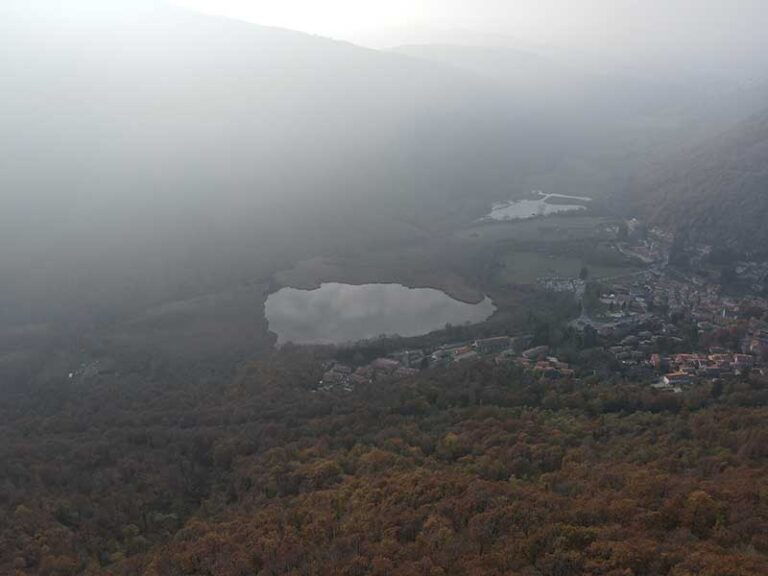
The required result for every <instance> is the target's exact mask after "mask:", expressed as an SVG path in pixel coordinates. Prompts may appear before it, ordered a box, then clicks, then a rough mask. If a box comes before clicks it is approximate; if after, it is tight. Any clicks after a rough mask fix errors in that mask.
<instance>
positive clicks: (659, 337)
mask: <svg viewBox="0 0 768 576" xmlns="http://www.w3.org/2000/svg"><path fill="white" fill-rule="evenodd" d="M638 230H642V227H641V225H640V223H638V222H637V221H629V222H628V223H627V225H626V231H625V234H623V235H624V236H625V241H624V242H621V243H619V244H618V245H617V248H619V249H620V250H621V252H622V253H624V254H626V255H628V256H630V255H631V256H634V257H636V258H637V259H638V260H641V261H642V262H643V263H644V264H645V265H646V267H645V269H643V270H642V271H640V272H634V273H631V274H627V275H625V276H622V277H616V278H613V279H609V280H605V279H604V280H600V281H592V282H590V281H588V280H587V279H586V278H580V279H573V278H562V279H559V278H542V279H540V280H539V285H540V287H541V288H542V289H544V290H548V291H554V292H568V293H572V294H573V295H574V297H575V298H576V300H577V301H578V302H579V303H580V304H581V308H582V313H581V315H580V316H579V317H578V318H577V319H575V320H573V321H572V322H571V323H570V324H569V327H570V328H571V329H573V330H575V331H576V332H579V333H581V334H582V335H586V336H589V338H586V340H589V341H590V342H591V345H593V346H594V347H596V348H599V349H602V350H604V351H605V352H607V353H608V354H610V355H611V356H612V357H613V359H614V360H615V362H616V363H617V365H618V366H620V367H621V368H622V371H623V373H624V374H626V375H627V376H628V377H630V378H631V379H632V380H634V381H638V382H644V383H646V384H647V385H648V386H650V387H652V388H653V389H655V390H657V391H659V392H668V393H680V392H682V391H683V390H684V389H686V388H687V387H691V386H695V385H697V384H700V383H703V382H712V381H716V380H718V379H726V378H748V377H764V376H766V375H768V300H766V299H765V298H763V297H760V296H752V295H743V296H739V297H734V296H728V295H725V294H724V292H723V287H722V285H720V284H719V283H717V282H712V281H708V280H707V279H706V278H705V277H704V275H702V274H683V273H681V272H680V271H678V270H676V269H674V268H672V267H670V266H669V259H670V247H671V244H672V238H671V237H670V236H668V235H665V234H664V233H663V232H661V231H658V230H653V231H650V232H644V233H641V232H638ZM699 252H701V253H702V254H705V253H707V252H708V249H707V247H702V248H701V250H699ZM736 274H737V275H738V276H739V277H740V278H743V279H746V280H747V281H748V282H749V283H750V285H751V288H753V290H758V289H762V288H763V287H764V283H765V281H766V270H764V269H763V267H761V266H758V265H753V264H752V263H742V264H739V265H738V266H737V267H736ZM549 344H551V343H545V342H536V341H535V339H534V337H533V336H530V335H524V336H520V335H517V336H509V335H506V336H499V337H495V338H486V339H476V340H473V341H467V342H458V343H453V344H448V345H441V346H438V347H435V348H428V349H416V350H401V351H397V352H394V353H392V354H389V355H388V356H386V357H383V358H378V359H376V360H374V361H373V362H371V363H369V364H365V365H362V366H351V365H348V364H344V363H341V362H335V361H331V362H328V363H327V364H326V365H325V366H324V375H323V378H322V380H321V381H320V383H319V389H320V390H326V391H327V390H334V389H339V390H345V391H351V390H353V389H354V388H355V386H357V385H361V384H365V383H372V382H383V381H388V380H398V379H403V378H407V377H410V376H413V375H416V374H418V373H419V372H421V371H423V370H427V369H433V368H438V367H446V366H451V365H456V364H462V363H466V362H472V361H492V362H495V363H496V364H514V365H516V366H519V367H520V368H522V369H524V370H526V371H530V372H532V373H533V374H535V375H537V376H540V377H542V378H548V379H567V378H577V377H580V376H586V375H589V374H590V373H591V371H592V368H593V367H591V366H579V365H570V364H569V363H567V362H563V361H561V360H560V359H559V358H558V353H557V350H556V349H554V350H553V349H551V348H550V345H549Z"/></svg>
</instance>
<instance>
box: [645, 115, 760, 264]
mask: <svg viewBox="0 0 768 576" xmlns="http://www.w3.org/2000/svg"><path fill="white" fill-rule="evenodd" d="M636 201H637V202H638V204H639V206H640V207H641V209H642V210H643V211H644V213H645V214H647V215H648V216H649V217H650V218H651V220H652V222H654V223H656V224H660V225H663V226H666V227H668V228H670V229H673V230H676V231H678V232H680V233H681V234H682V235H683V236H684V237H685V238H687V239H689V240H691V241H695V242H703V243H707V244H714V245H715V246H718V247H721V248H730V249H734V250H737V251H739V252H742V253H746V254H752V255H759V256H765V255H766V254H767V249H766V247H767V246H768V226H766V222H768V111H766V112H764V113H762V114H759V115H757V116H755V117H753V118H752V119H751V120H750V121H748V122H746V123H744V124H742V125H740V126H738V127H736V128H734V129H733V130H731V131H729V132H727V133H726V134H723V135H722V136H720V137H719V138H717V139H715V140H714V141H711V142H709V143H707V144H706V145H703V146H700V147H699V148H697V149H696V150H695V151H693V152H692V153H690V154H688V155H686V156H683V157H676V158H670V159H669V162H668V165H667V166H666V167H665V168H663V169H661V170H660V171H659V172H658V173H656V174H655V175H652V176H650V177H649V178H648V179H647V180H646V181H645V183H644V184H643V185H641V186H639V187H638V188H637V190H636Z"/></svg>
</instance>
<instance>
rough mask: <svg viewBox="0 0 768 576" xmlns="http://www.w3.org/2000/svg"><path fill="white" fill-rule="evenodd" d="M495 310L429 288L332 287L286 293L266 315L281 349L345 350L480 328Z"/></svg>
mask: <svg viewBox="0 0 768 576" xmlns="http://www.w3.org/2000/svg"><path fill="white" fill-rule="evenodd" d="M495 310H496V308H495V306H494V305H493V303H492V302H491V300H490V299H489V298H486V299H485V300H484V301H482V302H480V303H479V304H467V303H465V302H460V301H458V300H455V299H453V298H451V297H450V296H448V295H447V294H445V293H444V292H441V291H440V290H434V289H431V288H407V287H405V286H402V285H400V284H365V285H361V286H353V285H350V284H335V283H331V284H323V285H322V286H321V287H320V288H318V289H316V290H297V289H295V288H283V289H282V290H280V291H278V292H275V293H274V294H272V295H270V296H269V298H267V303H266V308H265V313H266V317H267V320H268V322H269V329H270V330H271V331H272V332H274V333H275V334H277V336H278V344H284V343H286V342H293V343H296V344H344V343H348V342H356V341H358V340H364V339H368V338H376V337H378V336H380V335H382V334H387V335H394V334H398V335H400V336H405V337H407V336H420V335H422V334H428V333H429V332H432V331H434V330H439V329H441V328H443V327H444V326H445V325H446V324H448V323H450V324H454V325H461V324H466V323H471V324H474V323H479V322H482V321H484V320H487V319H488V318H489V317H490V316H491V315H492V314H493V313H494V312H495Z"/></svg>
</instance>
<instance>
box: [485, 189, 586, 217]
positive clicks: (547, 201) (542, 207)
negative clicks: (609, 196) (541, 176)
mask: <svg viewBox="0 0 768 576" xmlns="http://www.w3.org/2000/svg"><path fill="white" fill-rule="evenodd" d="M568 200H571V201H578V202H582V203H583V202H591V201H592V199H591V198H587V197H584V196H565V195H563V194H545V193H544V192H540V191H539V192H538V193H537V197H536V199H533V200H514V201H511V202H504V203H501V204H494V206H493V209H492V211H491V213H490V214H488V216H486V217H485V220H495V221H499V222H503V221H508V220H527V219H528V218H537V217H539V216H549V215H550V214H560V213H563V212H576V211H580V210H586V209H587V207H586V206H585V205H584V204H575V203H574V204H568V203H567V202H568Z"/></svg>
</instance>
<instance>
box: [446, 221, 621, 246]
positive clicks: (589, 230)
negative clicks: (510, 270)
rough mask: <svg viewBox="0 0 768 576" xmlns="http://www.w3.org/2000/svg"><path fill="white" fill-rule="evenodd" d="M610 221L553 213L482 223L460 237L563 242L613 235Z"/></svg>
mask: <svg viewBox="0 0 768 576" xmlns="http://www.w3.org/2000/svg"><path fill="white" fill-rule="evenodd" d="M609 223H610V221H609V220H607V219H605V218H600V217H596V216H550V217H548V218H535V219H532V220H520V221H515V222H499V223H489V224H478V225H476V226H471V227H469V228H465V229H463V230H459V231H458V232H456V237H457V238H460V239H462V240H465V241H467V242H471V243H474V244H487V243H495V242H504V241H511V242H546V243H549V242H563V241H568V240H584V239H600V238H608V237H610V235H609V234H608V233H607V232H605V231H604V228H605V227H606V226H608V225H609Z"/></svg>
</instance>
